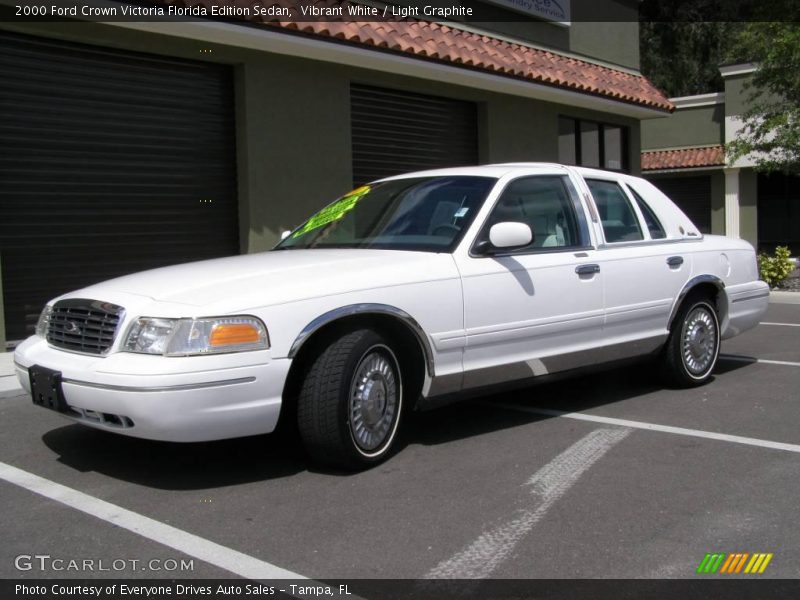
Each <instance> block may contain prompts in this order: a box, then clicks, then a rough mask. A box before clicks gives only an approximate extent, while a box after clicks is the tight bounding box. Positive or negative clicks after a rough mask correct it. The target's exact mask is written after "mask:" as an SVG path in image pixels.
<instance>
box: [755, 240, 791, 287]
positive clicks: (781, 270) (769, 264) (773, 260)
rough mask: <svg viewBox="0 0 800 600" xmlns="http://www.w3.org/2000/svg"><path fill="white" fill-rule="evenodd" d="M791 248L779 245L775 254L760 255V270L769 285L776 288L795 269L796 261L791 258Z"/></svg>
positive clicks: (761, 275) (762, 277)
mask: <svg viewBox="0 0 800 600" xmlns="http://www.w3.org/2000/svg"><path fill="white" fill-rule="evenodd" d="M789 256H790V253H789V248H787V247H786V246H778V247H777V248H775V254H773V255H771V256H770V255H769V254H759V255H758V272H759V275H760V277H761V279H763V280H764V281H766V282H767V283H768V284H769V287H771V288H774V287H776V286H777V285H779V284H780V283H781V282H782V281H783V280H784V279H786V278H787V277H788V276H789V274H790V273H791V272H792V271H794V263H793V262H792V261H791V260H789Z"/></svg>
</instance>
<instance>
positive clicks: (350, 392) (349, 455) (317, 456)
mask: <svg viewBox="0 0 800 600" xmlns="http://www.w3.org/2000/svg"><path fill="white" fill-rule="evenodd" d="M402 410H403V381H402V374H401V370H400V362H399V361H398V359H397V357H396V356H395V353H394V351H393V350H392V348H391V346H390V345H389V343H388V342H387V341H386V339H385V338H383V337H382V336H381V335H379V334H378V333H376V332H375V331H372V330H369V329H359V330H357V331H352V332H349V333H346V334H343V335H341V336H340V337H338V338H337V339H335V340H333V341H332V342H331V343H330V344H329V345H328V346H327V347H326V348H325V349H324V350H323V351H322V352H321V353H320V354H319V355H318V356H317V357H316V359H315V360H314V361H313V363H312V364H311V366H310V368H309V370H308V372H307V373H306V376H305V378H304V380H303V383H302V385H301V387H300V394H299V396H298V399H297V423H298V428H299V430H300V437H301V439H302V440H303V444H304V445H305V448H306V450H307V452H308V454H309V455H310V456H311V458H312V459H313V460H314V462H315V463H318V464H323V465H328V466H332V467H337V468H341V469H347V470H358V469H364V468H367V467H370V466H373V465H376V464H378V463H380V462H381V461H383V460H385V459H386V458H387V457H388V456H389V454H390V453H391V451H392V448H393V443H394V441H395V439H396V434H397V429H398V425H399V424H400V417H401V414H402Z"/></svg>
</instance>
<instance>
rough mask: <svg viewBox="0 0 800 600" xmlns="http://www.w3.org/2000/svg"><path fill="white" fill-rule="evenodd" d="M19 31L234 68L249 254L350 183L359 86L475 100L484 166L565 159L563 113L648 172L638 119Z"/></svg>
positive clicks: (262, 55)
mask: <svg viewBox="0 0 800 600" xmlns="http://www.w3.org/2000/svg"><path fill="white" fill-rule="evenodd" d="M547 27H553V26H552V25H547ZM14 28H15V29H16V30H17V31H19V32H21V33H28V34H31V35H40V36H52V37H57V38H62V39H67V40H70V41H75V42H79V43H88V44H98V45H105V46H110V47H116V48H121V49H126V50H132V51H138V52H149V53H157V54H162V55H165V56H174V57H179V58H187V59H194V60H213V61H216V62H221V63H224V64H228V65H230V66H231V67H232V69H233V71H234V75H235V86H236V87H235V106H234V107H233V108H234V110H235V114H236V142H237V148H236V153H237V157H236V158H237V166H238V181H237V185H238V193H239V206H240V210H239V222H240V250H241V251H242V252H257V251H261V250H267V249H269V248H271V247H272V246H273V245H274V244H275V243H276V242H277V241H278V239H279V237H280V233H281V231H283V230H285V229H290V228H292V227H294V226H296V225H298V224H299V223H300V222H301V221H302V220H303V219H304V218H305V217H307V216H308V214H309V213H310V212H312V211H314V210H316V209H318V208H319V207H321V206H323V205H324V204H325V203H327V202H329V201H331V200H332V199H334V198H335V197H336V196H338V195H339V194H342V193H344V192H346V191H347V190H349V189H350V187H351V186H352V163H351V140H350V97H349V95H350V85H351V83H359V84H367V85H374V86H383V87H388V88H394V89H399V90H406V91H411V92H417V93H422V94H432V95H440V96H445V97H452V98H457V99H461V100H467V101H472V102H475V103H476V104H477V107H478V115H479V118H478V121H479V122H478V133H479V158H480V162H481V163H490V162H505V161H539V160H542V161H554V162H555V161H558V117H559V116H560V115H565V116H571V117H575V118H582V119H589V120H594V121H599V122H605V123H615V124H620V125H623V126H626V127H628V128H629V145H630V154H629V161H630V165H631V170H632V171H633V172H634V173H638V172H639V169H640V157H639V154H640V144H639V138H640V131H639V121H638V120H636V119H633V118H626V117H619V116H616V115H614V114H613V113H609V112H598V111H592V110H585V109H574V108H573V107H571V106H569V105H565V104H554V103H548V102H542V101H538V100H531V99H525V98H521V97H517V96H509V95H504V94H497V93H493V92H491V91H487V90H478V89H474V88H467V87H462V86H456V85H451V84H444V83H439V82H435V81H430V80H423V79H417V78H413V77H407V76H399V75H395V74H392V73H385V72H378V71H371V70H367V69H360V68H355V67H348V66H342V65H337V64H334V63H323V62H319V61H312V60H308V59H303V58H298V57H289V56H284V55H278V54H272V53H266V52H258V51H253V50H247V49H242V48H236V47H231V46H222V45H212V44H209V43H207V42H203V41H195V40H191V39H183V38H178V37H172V36H165V35H161V34H153V33H149V32H148V33H145V32H142V31H136V30H127V29H124V28H121V27H116V26H107V25H101V24H94V23H79V24H75V26H74V27H72V26H67V25H66V24H63V23H57V24H56V23H21V24H18V25H15V27H14ZM562 29H563V28H562ZM209 49H210V50H211V51H210V52H209ZM0 308H2V307H0ZM0 315H2V312H1V311H0ZM1 323H2V319H0V324H1ZM0 332H2V330H0Z"/></svg>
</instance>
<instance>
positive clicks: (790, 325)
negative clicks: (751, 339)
mask: <svg viewBox="0 0 800 600" xmlns="http://www.w3.org/2000/svg"><path fill="white" fill-rule="evenodd" d="M759 325H774V326H776V327H800V323H767V322H766V321H761V323H759Z"/></svg>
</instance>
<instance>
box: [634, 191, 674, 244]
mask: <svg viewBox="0 0 800 600" xmlns="http://www.w3.org/2000/svg"><path fill="white" fill-rule="evenodd" d="M627 188H628V190H630V192H631V194H632V195H633V199H634V200H636V205H637V206H638V207H639V210H640V211H641V213H642V216H643V217H644V224H645V225H647V229H648V231H650V237H651V238H653V239H654V240H660V239H663V238H665V237H667V234H666V232H665V231H664V228H663V227H662V226H661V221H659V220H658V217H656V213H654V212H653V209H652V208H650V207H649V206H648V205H647V202H645V200H644V198H642V197H641V196H640V195H639V194H638V193H636V190H635V189H633V188H632V187H631V186H627Z"/></svg>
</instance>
